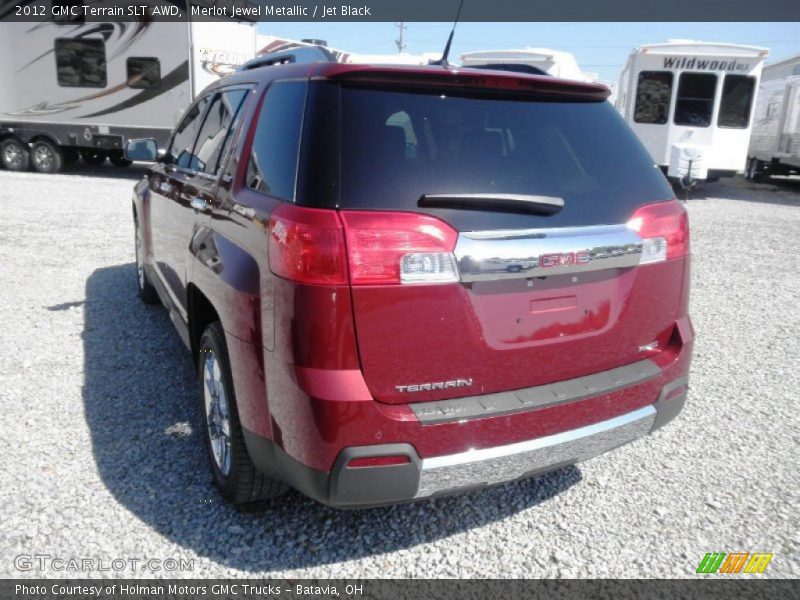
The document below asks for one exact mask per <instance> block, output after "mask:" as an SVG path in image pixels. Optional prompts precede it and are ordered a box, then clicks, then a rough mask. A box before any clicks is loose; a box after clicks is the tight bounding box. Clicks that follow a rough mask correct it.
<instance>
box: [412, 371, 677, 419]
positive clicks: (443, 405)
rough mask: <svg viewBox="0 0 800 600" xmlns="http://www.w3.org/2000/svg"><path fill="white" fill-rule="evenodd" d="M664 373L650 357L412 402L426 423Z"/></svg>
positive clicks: (528, 406) (557, 399)
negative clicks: (582, 372) (525, 384)
mask: <svg viewBox="0 0 800 600" xmlns="http://www.w3.org/2000/svg"><path fill="white" fill-rule="evenodd" d="M660 374H661V369H660V367H659V366H658V365H657V364H656V363H655V362H653V361H652V360H650V359H648V358H646V359H644V360H640V361H637V362H635V363H630V364H627V365H623V366H621V367H616V368H614V369H609V370H608V371H600V372H599V373H593V374H591V375H583V376H582V377H576V378H574V379H566V380H564V381H556V382H554V383H547V384H544V385H537V386H533V387H529V388H522V389H518V390H509V391H506V392H495V393H491V394H481V395H479V396H463V397H460V398H451V399H448V400H430V401H424V402H413V403H411V404H409V406H410V407H411V410H412V411H414V414H415V415H416V417H417V418H418V419H419V421H420V423H422V424H423V425H436V424H438V423H448V422H453V421H468V420H472V419H486V418H489V417H497V416H501V415H508V414H514V413H519V412H523V411H529V410H537V409H540V408H546V407H549V406H555V405H557V404H564V403H567V402H575V401H577V400H583V399H585V398H589V397H592V396H601V395H603V394H609V393H611V392H615V391H617V390H620V389H622V388H626V387H630V386H632V385H638V384H640V383H644V382H645V381H649V380H650V379H652V378H654V377H657V376H658V375H660Z"/></svg>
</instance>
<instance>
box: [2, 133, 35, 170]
mask: <svg viewBox="0 0 800 600" xmlns="http://www.w3.org/2000/svg"><path fill="white" fill-rule="evenodd" d="M0 160H2V163H3V166H4V167H5V168H6V169H8V170H9V171H27V170H28V169H29V168H30V166H31V153H30V150H29V149H28V144H25V143H24V142H21V141H20V140H18V139H17V138H8V139H7V140H4V141H3V143H2V144H0Z"/></svg>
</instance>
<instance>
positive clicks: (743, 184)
mask: <svg viewBox="0 0 800 600" xmlns="http://www.w3.org/2000/svg"><path fill="white" fill-rule="evenodd" d="M689 197H690V199H692V200H704V199H710V198H722V199H726V200H741V201H744V202H755V203H758V204H782V205H784V206H800V177H770V178H769V179H767V180H766V181H764V182H763V183H756V182H754V181H747V180H746V179H744V178H743V177H742V176H740V175H737V176H736V177H732V178H730V179H721V180H719V181H716V182H713V183H704V184H702V185H701V186H699V187H698V188H697V189H695V190H693V191H692V192H691V194H690V196H689Z"/></svg>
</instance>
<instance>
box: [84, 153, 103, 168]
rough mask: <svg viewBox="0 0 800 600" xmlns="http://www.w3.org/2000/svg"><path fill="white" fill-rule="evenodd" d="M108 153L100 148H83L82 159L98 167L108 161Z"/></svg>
mask: <svg viewBox="0 0 800 600" xmlns="http://www.w3.org/2000/svg"><path fill="white" fill-rule="evenodd" d="M106 158H107V157H106V153H105V152H102V151H100V150H82V151H81V159H82V160H83V162H85V163H86V164H87V165H92V166H93V167H96V166H98V165H102V164H103V163H104V162H106Z"/></svg>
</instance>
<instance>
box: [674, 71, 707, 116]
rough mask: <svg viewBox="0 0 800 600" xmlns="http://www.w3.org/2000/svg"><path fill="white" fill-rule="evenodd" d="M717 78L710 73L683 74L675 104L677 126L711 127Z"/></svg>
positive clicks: (679, 81)
mask: <svg viewBox="0 0 800 600" xmlns="http://www.w3.org/2000/svg"><path fill="white" fill-rule="evenodd" d="M716 89H717V76H716V75H711V74H709V73H681V76H680V79H679V80H678V98H677V100H676V102H675V119H674V121H675V124H676V125H691V126H693V127H708V126H709V125H711V115H712V114H713V112H714V94H715V92H716Z"/></svg>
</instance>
